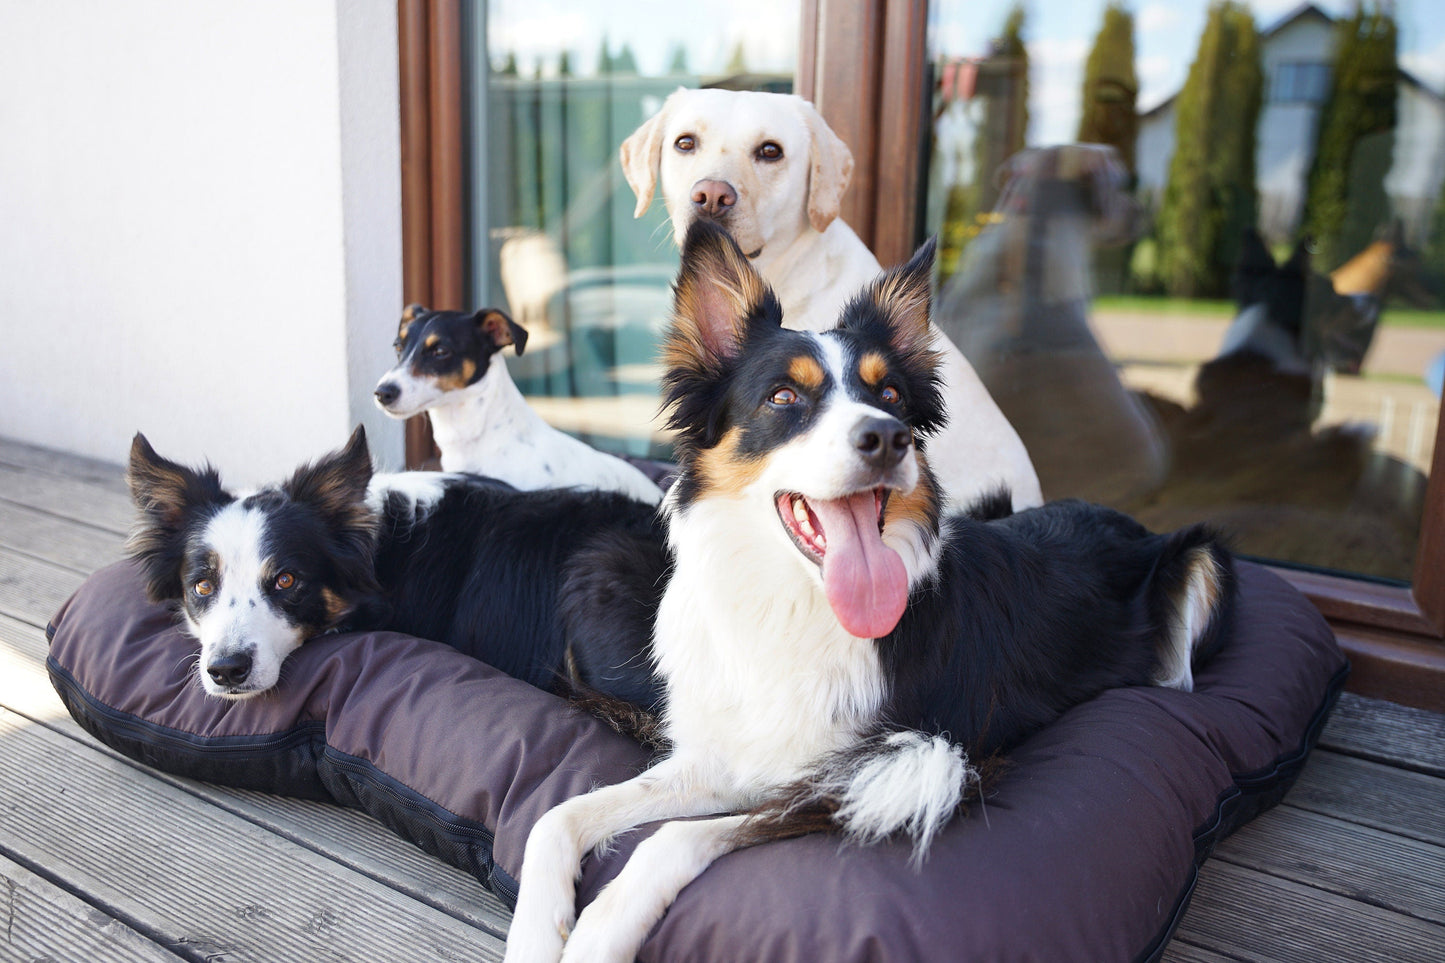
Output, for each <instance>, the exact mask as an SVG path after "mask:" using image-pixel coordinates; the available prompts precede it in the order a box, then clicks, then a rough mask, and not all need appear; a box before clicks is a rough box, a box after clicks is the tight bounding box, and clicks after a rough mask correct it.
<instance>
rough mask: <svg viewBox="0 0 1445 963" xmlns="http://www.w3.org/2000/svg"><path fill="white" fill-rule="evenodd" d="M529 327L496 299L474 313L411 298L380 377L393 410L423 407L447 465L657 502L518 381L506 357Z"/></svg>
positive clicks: (649, 486)
mask: <svg viewBox="0 0 1445 963" xmlns="http://www.w3.org/2000/svg"><path fill="white" fill-rule="evenodd" d="M508 345H511V346H512V347H513V348H514V349H515V350H516V352H517V354H521V353H522V351H523V350H524V349H525V348H526V346H527V330H526V329H525V328H523V327H522V326H521V325H520V324H517V323H516V322H515V321H513V320H512V319H511V318H509V317H508V316H507V315H506V314H505V313H504V312H502V311H498V310H497V309H496V308H483V309H482V310H480V311H477V312H476V313H474V314H466V313H464V312H461V311H433V310H430V309H429V308H424V307H422V306H421V305H420V304H413V305H409V306H408V307H407V309H406V310H405V311H403V312H402V315H401V323H400V324H399V325H398V326H397V333H396V341H395V342H394V347H395V348H396V357H397V361H396V366H395V367H393V368H392V369H391V370H390V371H388V372H387V373H386V374H384V375H382V376H381V380H380V381H379V382H377V385H376V391H375V396H376V404H377V407H379V408H380V409H381V410H382V411H384V412H386V413H387V414H388V415H391V416H392V417H393V418H410V417H411V416H413V415H419V414H421V413H422V412H424V411H425V412H427V413H428V415H429V417H430V418H431V426H432V436H433V438H434V439H435V441H436V443H437V447H438V448H439V449H441V465H442V468H443V470H445V471H465V472H477V473H479V474H483V475H488V476H490V477H492V478H500V479H501V480H502V481H505V482H507V483H508V484H510V485H513V486H515V487H517V488H521V489H526V490H534V489H538V488H595V489H598V490H602V491H618V492H622V493H623V494H625V495H629V496H631V497H632V498H636V499H639V500H640V501H644V502H647V503H648V504H650V505H656V504H657V503H658V502H660V501H662V490H661V489H660V488H658V487H657V484H656V483H655V482H653V481H652V479H650V478H648V477H647V476H646V475H645V474H643V473H642V471H640V470H639V469H637V468H636V467H634V466H633V465H631V464H628V463H627V462H626V461H623V460H622V459H621V458H618V457H617V456H615V455H609V454H608V453H606V452H604V451H598V450H597V449H596V448H593V447H591V446H590V445H588V444H585V443H584V442H581V441H579V440H577V439H576V438H573V437H572V436H571V435H569V434H567V433H566V432H563V431H559V430H558V429H556V428H553V427H552V426H551V425H549V424H547V422H546V421H544V420H543V419H542V416H541V415H539V414H538V413H537V412H536V410H535V409H534V408H532V406H531V405H529V404H527V399H526V398H524V397H523V396H522V392H521V391H519V390H517V385H516V383H515V382H513V381H512V376H511V374H510V373H509V372H508V371H507V363H506V361H505V360H504V359H503V358H502V354H501V351H502V349H503V348H505V347H507V346H508Z"/></svg>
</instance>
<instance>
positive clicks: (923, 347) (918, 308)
mask: <svg viewBox="0 0 1445 963" xmlns="http://www.w3.org/2000/svg"><path fill="white" fill-rule="evenodd" d="M937 250H938V237H937V236H936V235H935V236H934V237H930V238H929V239H928V240H926V241H924V242H923V245H922V246H921V247H919V249H918V250H917V251H915V252H914V254H913V257H911V258H909V259H908V263H907V264H904V265H902V266H901V267H895V268H893V269H892V270H890V271H886V272H884V273H883V274H882V275H881V276H880V277H879V278H878V279H877V280H876V281H874V282H873V283H872V284H870V285H869V286H868V290H867V292H866V296H867V297H869V298H871V299H872V300H873V303H875V304H876V305H878V307H879V309H880V310H882V312H883V314H884V316H885V317H886V318H887V319H888V326H889V331H890V334H889V340H890V341H891V342H892V343H893V347H894V348H896V349H897V350H898V351H899V353H900V354H903V355H905V356H913V357H922V356H923V355H924V354H926V353H927V352H929V351H931V350H932V344H933V335H932V332H931V331H930V329H929V326H928V312H929V298H930V292H931V289H932V287H933V257H934V253H935V252H936V251H937Z"/></svg>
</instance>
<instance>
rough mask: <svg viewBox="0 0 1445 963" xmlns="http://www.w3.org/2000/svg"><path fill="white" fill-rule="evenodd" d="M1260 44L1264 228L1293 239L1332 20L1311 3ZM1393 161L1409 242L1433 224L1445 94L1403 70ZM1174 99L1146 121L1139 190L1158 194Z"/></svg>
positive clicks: (1258, 162) (1393, 187)
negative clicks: (1261, 52) (1262, 84)
mask: <svg viewBox="0 0 1445 963" xmlns="http://www.w3.org/2000/svg"><path fill="white" fill-rule="evenodd" d="M1260 37H1261V40H1262V41H1263V59H1264V73H1265V103H1264V107H1263V109H1262V111H1261V112H1260V117H1259V127H1258V135H1257V136H1258V141H1257V148H1256V155H1255V158H1256V159H1255V166H1256V170H1257V171H1258V178H1257V183H1258V186H1259V226H1260V229H1261V231H1262V232H1263V233H1264V234H1265V236H1266V237H1271V238H1275V239H1282V238H1287V237H1290V236H1291V235H1293V234H1294V232H1295V231H1296V230H1297V229H1298V227H1299V223H1300V215H1301V208H1302V205H1303V201H1304V190H1305V180H1306V177H1307V176H1308V174H1309V167H1310V162H1311V161H1312V160H1313V150H1314V144H1315V135H1316V128H1317V125H1318V123H1319V117H1320V111H1321V108H1322V107H1323V105H1324V102H1325V99H1326V98H1327V97H1328V95H1329V85H1330V76H1329V70H1330V68H1329V64H1330V61H1331V59H1332V57H1333V54H1334V46H1335V39H1336V37H1335V21H1334V19H1333V18H1332V17H1330V15H1329V14H1328V13H1325V12H1324V11H1323V10H1321V9H1320V8H1319V7H1317V6H1315V5H1314V4H1311V3H1306V4H1303V5H1301V6H1300V7H1298V8H1296V9H1295V10H1294V11H1293V12H1291V13H1289V14H1287V15H1286V16H1284V17H1283V18H1282V19H1280V20H1279V21H1278V22H1276V23H1275V24H1273V25H1271V26H1269V27H1267V28H1265V29H1264V30H1263V31H1262V32H1261V34H1260ZM1398 91H1399V94H1398V99H1397V110H1398V117H1399V120H1398V126H1397V127H1396V130H1395V145H1394V164H1393V166H1392V167H1391V169H1390V174H1389V176H1388V177H1387V178H1386V181H1385V189H1386V192H1387V193H1388V194H1389V196H1390V199H1391V202H1392V204H1393V208H1394V210H1393V214H1394V215H1395V216H1397V217H1399V218H1400V219H1401V220H1402V221H1403V222H1404V225H1405V227H1406V232H1407V237H1408V238H1410V239H1411V240H1412V241H1418V240H1419V239H1420V238H1423V237H1424V235H1425V233H1426V232H1427V231H1428V229H1429V220H1430V212H1431V209H1432V208H1433V205H1434V202H1435V199H1436V197H1438V196H1439V193H1440V189H1441V181H1442V177H1445V165H1442V164H1441V163H1440V158H1441V156H1442V154H1445V98H1442V97H1441V96H1440V94H1438V93H1436V92H1434V91H1432V90H1430V89H1429V88H1428V87H1426V86H1424V85H1423V84H1422V83H1421V82H1420V81H1419V80H1418V79H1416V78H1415V77H1414V76H1412V75H1411V74H1409V73H1408V72H1406V71H1404V70H1401V71H1400V74H1399V85H1398ZM1176 103H1177V97H1175V96H1171V97H1170V98H1169V99H1167V100H1165V101H1164V102H1163V103H1161V104H1159V105H1157V106H1156V107H1154V108H1152V109H1151V110H1149V111H1147V112H1146V113H1144V114H1143V115H1142V116H1141V117H1140V119H1139V140H1138V159H1137V165H1138V175H1139V189H1140V191H1141V192H1143V193H1144V194H1146V195H1152V196H1153V197H1154V198H1156V199H1157V198H1158V197H1159V196H1160V195H1161V194H1162V192H1163V190H1164V184H1165V181H1166V180H1167V179H1168V175H1169V161H1170V158H1171V156H1172V155H1173V153H1174V126H1175V106H1176Z"/></svg>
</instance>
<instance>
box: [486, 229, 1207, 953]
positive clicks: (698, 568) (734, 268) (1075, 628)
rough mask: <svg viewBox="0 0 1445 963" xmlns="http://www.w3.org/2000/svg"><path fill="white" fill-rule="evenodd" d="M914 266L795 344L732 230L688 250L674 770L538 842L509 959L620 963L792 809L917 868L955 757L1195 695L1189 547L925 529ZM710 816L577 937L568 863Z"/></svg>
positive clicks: (626, 790) (993, 518)
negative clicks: (899, 840) (1109, 701)
mask: <svg viewBox="0 0 1445 963" xmlns="http://www.w3.org/2000/svg"><path fill="white" fill-rule="evenodd" d="M932 260H933V247H932V244H931V243H930V244H928V245H925V247H924V248H923V249H922V250H920V251H919V253H918V254H917V255H915V257H914V258H913V259H912V260H911V261H910V262H909V263H908V264H907V265H905V266H904V267H902V268H900V269H896V270H894V271H891V272H889V273H886V274H884V275H883V276H882V277H881V278H879V279H878V280H877V281H875V282H874V283H873V284H871V285H870V286H869V287H868V288H867V289H866V290H865V291H864V292H863V293H862V294H861V295H859V296H858V297H857V298H856V299H854V300H853V301H852V302H851V303H850V304H849V305H848V306H847V307H846V308H845V309H844V311H843V313H842V317H841V319H840V322H839V325H838V327H837V328H836V329H834V330H831V331H828V332H824V333H821V334H817V333H810V332H797V331H790V330H787V329H784V328H783V327H781V310H780V308H779V305H778V301H777V299H776V298H775V297H774V295H773V293H772V291H771V290H770V289H769V288H768V287H767V285H766V284H765V283H764V282H763V281H762V280H761V279H760V278H759V277H758V275H757V274H756V273H755V272H754V270H753V269H752V267H751V266H750V265H749V264H748V262H747V259H746V258H745V257H744V255H743V253H742V252H741V251H740V250H739V248H738V247H737V246H736V245H735V244H734V243H733V242H732V240H731V239H730V238H729V237H728V236H727V235H726V234H725V233H724V232H723V231H721V230H720V229H718V228H717V227H715V226H713V225H710V224H708V223H706V222H699V223H696V224H694V225H693V226H692V228H691V229H690V230H689V231H688V235H687V239H686V242H685V244H684V247H683V256H682V267H681V269H680V273H679V275H678V280H677V285H676V292H675V311H674V315H675V316H674V322H673V327H672V329H671V332H670V335H669V338H668V340H667V342H666V345H665V349H664V360H665V366H666V375H665V382H664V386H665V403H666V404H667V405H668V406H669V412H670V419H671V426H672V427H673V428H674V429H675V430H676V431H677V433H678V442H677V453H678V460H679V464H680V474H679V479H678V481H677V483H676V484H675V486H674V487H673V488H672V489H671V491H670V492H669V494H668V496H667V498H666V500H665V502H664V510H665V513H666V515H667V519H668V539H669V544H670V546H671V548H672V552H673V559H674V568H673V574H672V577H671V579H670V581H669V582H668V585H667V588H666V591H665V592H664V594H663V598H662V603H661V608H660V610H659V612H658V615H657V623H656V631H655V634H654V638H653V656H654V659H655V663H656V666H657V670H658V672H659V674H660V675H661V677H662V679H663V681H664V685H665V691H666V698H665V700H664V704H663V709H662V719H661V723H662V729H663V732H664V734H665V736H666V737H667V739H668V740H669V742H670V749H669V751H668V752H667V753H666V754H665V755H664V756H663V757H662V758H661V759H660V761H658V762H657V763H656V764H655V765H654V766H653V767H652V768H650V769H648V770H647V771H646V772H644V773H643V774H641V775H640V776H638V777H636V778H634V779H631V780H628V781H626V782H623V783H620V784H618V785H615V786H609V787H605V788H601V789H597V790H595V791H593V792H590V793H587V794H585V795H582V796H579V797H576V798H574V799H571V800H569V801H567V802H566V803H563V804H562V805H560V806H558V807H556V808H555V809H553V810H552V811H550V812H549V813H547V814H546V815H545V816H544V817H543V818H542V819H541V820H539V821H538V822H537V824H536V825H535V827H534V828H533V830H532V833H531V835H530V837H529V839H528V842H527V846H526V850H525V854H524V859H523V865H522V876H521V891H520V896H519V899H518V901H517V907H516V914H515V916H514V918H513V922H512V927H511V932H510V934H509V936H508V943H507V959H508V960H511V961H524V960H525V961H552V960H556V959H558V958H559V957H562V958H565V959H569V960H587V961H608V960H616V961H622V960H631V959H633V957H634V955H635V954H636V952H637V950H638V948H639V947H640V946H641V944H642V941H643V940H644V939H645V938H646V936H647V934H648V932H649V931H650V930H651V928H652V926H653V925H654V924H655V923H656V922H657V920H658V919H659V918H660V917H661V916H662V915H663V913H664V912H665V911H666V909H667V907H668V906H669V905H670V904H671V903H672V901H673V899H674V897H675V896H676V894H677V893H678V891H679V890H680V889H681V888H682V887H683V886H685V885H686V884H687V883H688V882H689V881H690V880H692V879H694V878H695V877H696V876H697V875H698V874H699V873H701V872H702V871H703V870H704V869H705V868H706V867H707V866H708V865H709V863H711V862H712V861H713V860H714V859H716V858H717V857H718V856H721V855H723V854H724V853H727V852H729V851H731V850H733V849H736V848H738V847H739V846H743V845H748V844H749V843H751V842H756V841H758V840H759V839H760V838H767V837H773V836H777V835H787V834H788V833H789V830H790V826H789V819H790V815H789V813H790V812H791V811H792V808H791V807H794V806H796V805H797V804H798V803H799V801H800V800H801V801H804V802H806V801H808V800H813V801H819V802H827V803H829V806H828V809H829V812H830V818H831V821H832V823H833V825H835V826H836V827H837V828H839V829H840V830H841V831H843V832H844V833H845V834H848V835H849V836H851V837H853V838H856V839H859V840H863V841H868V840H873V839H878V838H883V837H887V836H891V835H894V834H895V833H899V832H903V833H906V834H907V835H909V836H910V837H911V838H912V840H913V844H914V852H915V857H916V858H922V856H923V854H924V851H925V850H926V848H927V846H928V844H929V842H930V840H931V839H932V837H933V836H934V834H935V833H936V832H937V831H938V830H939V829H940V828H941V827H942V826H943V824H944V823H945V822H946V821H947V820H948V818H949V817H950V816H951V815H952V814H953V812H954V811H955V809H956V808H957V806H958V805H959V803H960V800H961V799H962V798H963V792H964V787H965V786H966V785H968V784H969V783H971V782H972V781H973V780H975V779H976V778H977V771H976V770H975V769H974V768H973V766H972V765H971V764H970V760H971V759H982V758H985V757H989V756H991V755H992V754H995V753H999V752H1003V751H1005V750H1007V749H1008V748H1009V747H1011V746H1013V745H1015V744H1017V743H1018V742H1019V741H1020V740H1021V739H1023V738H1024V737H1026V736H1027V735H1029V734H1030V733H1032V732H1034V731H1036V730H1038V729H1039V728H1040V727H1042V726H1044V725H1046V724H1047V723H1049V722H1050V721H1052V720H1053V719H1055V718H1057V717H1058V716H1059V715H1060V714H1061V713H1063V712H1064V711H1065V710H1067V709H1068V708H1069V707H1071V706H1073V705H1076V704H1078V703H1081V702H1083V701H1085V700H1087V699H1090V698H1092V697H1093V696H1095V695H1097V694H1098V693H1100V692H1101V691H1103V690H1104V689H1107V688H1109V687H1112V686H1123V685H1165V686H1173V687H1176V688H1180V689H1189V688H1190V687H1191V685H1192V674H1191V672H1192V666H1194V665H1197V664H1198V663H1199V662H1200V661H1202V660H1203V659H1205V658H1208V656H1209V655H1210V654H1211V652H1212V651H1213V649H1214V648H1215V647H1217V645H1218V644H1219V641H1220V638H1221V632H1222V630H1223V626H1224V624H1225V622H1226V621H1227V618H1228V613H1229V611H1230V609H1231V601H1232V597H1233V585H1234V579H1233V569H1232V563H1231V560H1230V557H1229V556H1228V554H1227V553H1226V552H1225V551H1224V549H1223V548H1221V546H1220V545H1219V544H1218V543H1217V542H1216V541H1215V539H1214V538H1213V537H1212V536H1211V535H1210V534H1209V533H1208V532H1207V531H1206V530H1204V529H1202V528H1191V529H1186V530H1183V531H1180V532H1177V533H1174V534H1171V535H1152V534H1150V533H1149V532H1147V531H1146V530H1145V529H1143V528H1142V527H1140V526H1139V525H1138V524H1136V523H1135V522H1133V521H1131V520H1130V519H1128V518H1126V517H1124V516H1122V515H1120V514H1118V513H1116V512H1113V511H1111V510H1109V509H1105V508H1101V507H1096V506H1092V505H1087V504H1083V503H1079V502H1063V503H1055V504H1050V505H1046V506H1044V507H1042V508H1037V509H1032V510H1029V511H1025V512H1021V513H1019V514H1010V511H1009V507H1008V503H1009V499H1008V496H1007V494H1006V493H1000V494H999V496H998V497H996V498H992V499H988V500H986V502H985V503H984V504H982V505H981V506H979V508H978V509H977V510H976V511H975V512H974V513H972V514H971V515H970V514H955V515H952V516H950V517H947V518H944V517H941V514H940V512H941V510H940V505H941V499H940V495H939V488H938V485H937V484H936V482H935V480H934V478H933V476H932V473H931V472H930V470H929V467H928V464H927V461H926V459H925V457H924V453H925V446H926V443H927V439H928V437H929V435H930V434H931V433H932V432H934V431H935V430H936V429H937V428H938V427H939V426H940V425H941V424H942V423H943V420H944V411H943V409H942V405H941V402H940V394H939V383H938V377H937V367H936V363H937V359H936V355H935V353H934V351H933V349H932V347H931V345H932V341H931V339H930V337H929V334H928V331H929V329H928V315H929V283H930V275H931V271H932ZM802 808H804V809H806V808H807V807H806V806H803V807H802ZM719 813H725V814H729V815H721V816H716V815H715V814H719ZM707 815H714V816H715V818H711V819H700V820H683V821H676V822H668V823H666V824H665V825H664V826H663V827H662V828H661V829H659V830H658V832H657V833H656V834H655V835H654V836H652V837H651V838H649V839H647V840H644V841H643V842H642V843H641V844H640V845H639V846H638V847H637V849H636V851H635V852H634V854H633V855H632V857H631V858H630V859H629V860H628V862H627V865H626V866H625V867H624V868H623V869H622V871H621V873H620V874H619V875H618V876H617V877H616V879H614V880H613V881H612V882H611V883H610V884H609V885H608V886H607V887H606V888H604V889H603V890H602V892H601V893H600V894H599V895H598V897H597V899H596V900H595V901H594V902H593V903H592V904H591V905H590V906H589V907H588V908H587V909H586V910H585V911H584V912H583V913H582V914H581V916H580V918H579V917H577V916H576V913H575V905H574V897H575V893H574V880H575V879H576V877H577V873H578V869H579V864H580V861H581V860H582V858H583V857H584V856H585V854H587V853H588V852H590V851H591V850H593V849H594V848H596V847H598V846H601V845H604V844H605V843H606V842H607V841H608V840H609V839H611V838H612V837H613V836H615V835H616V834H617V833H620V832H622V831H624V830H627V829H629V828H631V827H634V826H637V825H639V824H641V823H644V822H649V821H653V820H660V819H682V818H683V817H697V816H707ZM800 816H806V818H807V821H808V824H809V825H810V826H811V825H812V821H813V815H812V814H800ZM793 828H795V829H796V830H797V831H802V830H803V829H805V828H807V827H804V826H803V825H802V823H799V824H798V825H797V826H796V827H793ZM574 920H575V925H574Z"/></svg>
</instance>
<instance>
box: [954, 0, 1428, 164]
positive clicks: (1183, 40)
mask: <svg viewBox="0 0 1445 963" xmlns="http://www.w3.org/2000/svg"><path fill="white" fill-rule="evenodd" d="M1013 5H1014V4H1013V0H935V3H934V6H935V10H936V14H937V20H936V23H935V34H934V38H933V40H934V43H935V45H936V49H937V50H938V51H939V52H941V53H944V54H948V55H951V56H961V57H968V56H977V55H978V54H980V53H982V52H984V51H985V50H986V49H987V44H988V40H989V38H990V37H993V36H997V35H998V33H999V32H1000V31H1001V28H1002V26H1003V22H1004V18H1005V17H1006V16H1007V15H1008V11H1009V10H1010V9H1011V8H1012V7H1013ZM1106 5H1107V3H1106V0H1024V10H1025V12H1026V19H1025V26H1024V39H1025V41H1026V42H1027V43H1028V48H1029V65H1030V78H1029V80H1030V98H1029V101H1030V102H1029V108H1030V110H1029V113H1030V130H1029V140H1030V142H1031V143H1038V144H1050V143H1059V142H1061V141H1067V140H1070V139H1072V137H1073V133H1074V131H1075V130H1076V129H1077V127H1078V114H1079V103H1078V99H1079V84H1080V81H1081V79H1082V77H1083V65H1084V60H1085V58H1086V57H1088V54H1089V47H1090V45H1091V44H1092V43H1093V40H1094V35H1095V34H1096V33H1097V32H1098V30H1099V24H1100V23H1101V22H1102V21H1103V15H1104V7H1105V6H1106ZM1248 6H1249V7H1250V8H1251V9H1252V10H1253V11H1254V15H1255V20H1256V22H1257V23H1258V24H1259V25H1260V27H1261V29H1264V28H1267V27H1269V26H1272V25H1273V24H1274V23H1275V22H1277V21H1278V20H1279V19H1280V18H1281V17H1283V16H1284V15H1285V14H1287V13H1289V12H1290V11H1292V10H1294V9H1295V8H1296V7H1298V6H1299V2H1298V0H1254V2H1252V3H1249V4H1248ZM1317 6H1319V7H1320V8H1321V9H1323V10H1324V11H1325V12H1327V13H1330V14H1332V15H1334V16H1340V15H1342V14H1344V13H1346V12H1348V11H1349V10H1351V9H1353V3H1351V2H1348V0H1345V2H1340V0H1322V2H1319V3H1317ZM1131 7H1132V9H1133V11H1134V45H1135V69H1136V70H1137V71H1138V74H1139V85H1140V92H1139V106H1140V109H1142V110H1148V109H1149V108H1150V107H1153V106H1155V105H1156V104H1158V103H1159V102H1160V101H1162V100H1164V99H1166V98H1167V97H1169V96H1170V95H1172V94H1173V93H1174V92H1175V91H1177V90H1178V89H1179V87H1180V86H1181V85H1182V84H1183V83H1184V78H1185V76H1186V75H1187V74H1188V72H1189V64H1190V62H1191V61H1192V60H1193V59H1194V51H1195V47H1196V45H1197V44H1198V42H1199V34H1200V32H1201V31H1202V30H1203V28H1204V18H1205V14H1206V11H1207V10H1208V7H1209V4H1208V0H1145V2H1139V3H1134V4H1132V5H1131ZM1396 17H1397V21H1398V23H1399V25H1400V61H1401V65H1402V66H1404V67H1405V68H1406V69H1407V70H1409V71H1410V72H1411V73H1413V74H1414V75H1415V76H1416V77H1418V78H1419V79H1420V80H1421V81H1423V82H1424V83H1426V84H1427V85H1429V86H1430V87H1432V88H1433V89H1434V90H1436V91H1445V4H1442V3H1440V2H1439V0H1397V3H1396Z"/></svg>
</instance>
